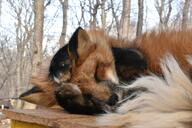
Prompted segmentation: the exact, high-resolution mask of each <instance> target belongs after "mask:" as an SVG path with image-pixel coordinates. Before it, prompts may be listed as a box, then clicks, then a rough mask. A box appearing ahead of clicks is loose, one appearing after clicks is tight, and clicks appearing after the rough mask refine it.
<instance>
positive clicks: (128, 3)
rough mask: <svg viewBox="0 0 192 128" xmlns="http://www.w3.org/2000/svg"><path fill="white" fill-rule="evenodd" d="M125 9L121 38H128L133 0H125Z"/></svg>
mask: <svg viewBox="0 0 192 128" xmlns="http://www.w3.org/2000/svg"><path fill="white" fill-rule="evenodd" d="M122 4H123V10H122V15H121V20H120V34H119V35H120V38H128V34H129V25H130V12H131V0H123V1H122Z"/></svg>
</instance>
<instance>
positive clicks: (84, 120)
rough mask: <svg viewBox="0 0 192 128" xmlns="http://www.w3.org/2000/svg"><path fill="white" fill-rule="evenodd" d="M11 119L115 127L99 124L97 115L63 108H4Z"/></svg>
mask: <svg viewBox="0 0 192 128" xmlns="http://www.w3.org/2000/svg"><path fill="white" fill-rule="evenodd" d="M2 112H3V114H5V116H6V117H7V118H9V119H12V120H17V121H22V122H27V123H33V124H39V125H44V126H49V127H54V128H100V127H102V128H115V127H113V126H99V125H98V124H97V123H96V116H86V115H75V114H67V113H64V112H63V111H62V110H55V109H35V110H20V109H13V110H3V111H2Z"/></svg>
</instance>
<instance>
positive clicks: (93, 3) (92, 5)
mask: <svg viewBox="0 0 192 128" xmlns="http://www.w3.org/2000/svg"><path fill="white" fill-rule="evenodd" d="M88 1H89V14H90V20H89V24H90V28H95V27H96V26H97V13H98V9H99V7H100V5H101V3H100V0H88Z"/></svg>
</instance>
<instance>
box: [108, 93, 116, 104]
mask: <svg viewBox="0 0 192 128" xmlns="http://www.w3.org/2000/svg"><path fill="white" fill-rule="evenodd" d="M118 101H119V98H118V95H117V94H116V93H113V94H112V96H111V97H110V98H109V99H108V101H107V104H108V105H110V106H113V105H115V104H116V103H117V102H118Z"/></svg>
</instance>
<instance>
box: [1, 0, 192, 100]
mask: <svg viewBox="0 0 192 128" xmlns="http://www.w3.org/2000/svg"><path fill="white" fill-rule="evenodd" d="M191 25H192V0H0V99H8V98H16V97H18V96H19V95H20V94H21V93H22V92H24V91H25V90H27V89H28V88H30V84H29V79H30V76H31V75H35V74H37V73H38V69H39V68H40V67H41V66H42V65H43V64H48V63H47V62H49V60H50V59H51V57H52V55H53V54H54V53H55V52H56V51H57V50H58V49H59V48H60V47H62V46H64V44H65V43H66V42H67V41H68V39H69V38H70V35H71V34H72V32H73V31H74V30H75V29H76V28H77V27H78V26H81V27H83V28H86V29H87V28H95V27H100V28H103V29H105V30H106V31H107V32H108V33H109V34H111V35H113V36H117V38H125V39H133V38H135V37H137V36H140V35H141V34H142V33H143V32H145V31H150V30H152V29H155V30H161V31H162V30H165V29H173V28H174V29H186V28H191Z"/></svg>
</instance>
